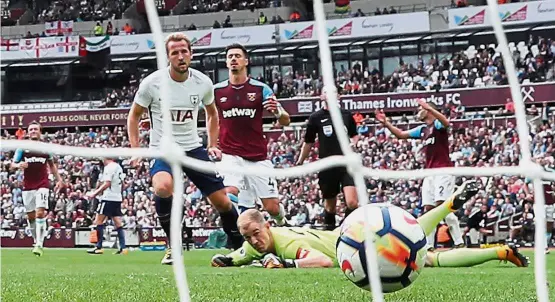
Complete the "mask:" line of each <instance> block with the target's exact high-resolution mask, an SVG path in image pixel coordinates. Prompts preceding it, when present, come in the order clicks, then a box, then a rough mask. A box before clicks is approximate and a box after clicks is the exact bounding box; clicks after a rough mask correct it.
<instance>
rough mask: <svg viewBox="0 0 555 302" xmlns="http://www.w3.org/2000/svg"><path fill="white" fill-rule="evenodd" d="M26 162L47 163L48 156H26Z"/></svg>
mask: <svg viewBox="0 0 555 302" xmlns="http://www.w3.org/2000/svg"><path fill="white" fill-rule="evenodd" d="M25 162H26V163H31V164H33V163H39V164H44V163H46V158H45V157H25Z"/></svg>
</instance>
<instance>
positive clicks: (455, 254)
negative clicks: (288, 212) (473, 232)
mask: <svg viewBox="0 0 555 302" xmlns="http://www.w3.org/2000/svg"><path fill="white" fill-rule="evenodd" d="M477 192H478V190H477V188H476V184H475V183H474V182H473V181H467V182H465V183H464V184H463V185H461V186H460V187H459V188H458V190H457V191H456V192H455V193H454V194H453V196H452V197H451V198H449V199H448V200H447V201H446V202H444V203H443V204H442V205H441V206H438V207H436V208H435V209H433V210H431V211H429V212H428V213H426V214H424V215H423V216H422V217H420V218H419V219H418V222H419V224H420V226H421V227H422V228H423V229H424V232H425V233H426V234H428V233H430V232H432V231H433V230H434V228H435V226H436V225H437V224H438V223H439V222H440V221H441V219H443V218H444V217H445V216H446V215H447V214H449V213H451V212H454V211H456V210H457V209H459V208H460V207H462V205H463V204H464V203H465V202H466V201H467V200H469V199H470V198H471V197H472V196H474V195H475V194H476V193H477ZM237 224H238V226H239V231H240V232H241V234H242V235H243V237H244V238H245V242H244V243H243V246H242V247H241V248H240V249H238V250H235V251H234V252H232V253H230V254H228V255H225V256H224V255H215V256H214V257H212V263H211V264H212V266H215V267H226V266H242V265H248V264H251V263H252V262H253V261H255V260H260V261H261V262H262V265H263V266H264V267H266V268H309V267H333V266H338V264H337V259H336V257H335V246H336V243H337V239H338V237H339V230H338V229H336V230H334V231H320V230H313V229H304V228H294V227H270V226H269V224H268V223H267V222H266V221H265V220H264V217H263V216H262V214H261V213H260V212H258V211H257V210H252V209H251V210H247V211H245V212H244V213H242V214H241V215H240V216H239V219H238V220H237ZM491 260H505V261H510V262H512V263H513V264H515V265H516V266H518V267H525V266H528V260H527V259H526V257H524V256H523V255H521V254H520V253H519V252H518V250H517V249H516V247H509V246H507V245H504V246H499V247H493V248H487V249H465V248H463V249H454V250H449V251H444V252H428V254H427V258H426V266H432V267H440V266H441V267H468V266H473V265H477V264H481V263H484V262H487V261H491Z"/></svg>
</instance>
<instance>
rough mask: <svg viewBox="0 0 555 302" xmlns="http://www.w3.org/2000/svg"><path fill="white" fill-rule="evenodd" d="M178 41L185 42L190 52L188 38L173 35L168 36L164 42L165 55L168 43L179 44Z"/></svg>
mask: <svg viewBox="0 0 555 302" xmlns="http://www.w3.org/2000/svg"><path fill="white" fill-rule="evenodd" d="M180 41H185V42H187V48H188V49H189V51H191V40H190V39H189V37H187V35H185V34H184V33H173V34H169V35H168V36H167V37H166V41H165V45H166V54H168V51H169V49H168V44H169V43H170V42H180Z"/></svg>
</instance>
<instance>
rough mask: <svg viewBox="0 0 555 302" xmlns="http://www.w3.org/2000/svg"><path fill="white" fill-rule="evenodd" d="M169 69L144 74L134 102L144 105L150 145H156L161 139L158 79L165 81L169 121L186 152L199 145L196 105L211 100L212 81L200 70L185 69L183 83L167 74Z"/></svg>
mask: <svg viewBox="0 0 555 302" xmlns="http://www.w3.org/2000/svg"><path fill="white" fill-rule="evenodd" d="M169 68H170V67H168V68H167V69H162V70H157V71H155V72H153V73H152V74H150V75H149V76H148V77H146V78H145V79H144V80H143V81H142V82H141V85H139V90H138V91H137V93H136V94H135V100H134V102H135V103H137V104H138V105H140V106H142V107H145V108H148V111H149V114H150V119H151V121H150V123H151V125H152V129H151V132H150V147H151V148H158V147H160V140H161V138H162V104H161V103H160V102H161V100H162V94H161V91H160V88H161V87H162V81H169V83H168V85H169V93H168V97H169V99H168V100H166V101H167V102H169V105H170V110H171V121H172V128H173V136H174V139H175V141H176V142H177V143H178V144H179V145H180V146H181V147H183V149H184V151H190V150H193V149H195V148H198V147H200V146H201V140H200V137H199V135H198V130H197V118H198V109H199V105H200V103H201V102H202V103H203V104H204V105H210V104H212V103H213V102H214V84H213V83H212V80H211V79H210V78H209V77H208V76H206V75H205V74H203V73H202V72H200V71H198V70H196V69H193V68H189V78H188V79H187V80H186V81H185V82H176V81H174V80H173V79H172V78H171V77H170V72H169Z"/></svg>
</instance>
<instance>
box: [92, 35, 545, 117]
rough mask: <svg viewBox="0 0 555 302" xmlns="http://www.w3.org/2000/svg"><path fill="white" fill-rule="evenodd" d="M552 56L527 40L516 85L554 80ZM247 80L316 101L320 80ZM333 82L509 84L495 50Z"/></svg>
mask: <svg viewBox="0 0 555 302" xmlns="http://www.w3.org/2000/svg"><path fill="white" fill-rule="evenodd" d="M523 53H525V54H523ZM554 54H555V41H553V40H551V39H545V38H542V37H534V36H531V37H530V39H529V41H528V44H527V45H526V46H525V47H524V48H520V50H519V49H515V50H514V53H513V59H514V60H515V64H516V67H517V68H518V77H519V80H520V82H521V83H526V82H545V81H555V63H554ZM193 67H194V66H193ZM146 75H147V74H146V73H142V74H137V75H136V76H135V75H132V77H131V79H130V81H129V85H128V86H125V87H121V88H116V89H112V90H110V91H108V92H107V94H106V98H105V99H104V101H105V102H104V103H103V105H102V106H103V107H129V106H130V105H131V102H132V101H133V95H134V94H135V92H136V90H137V88H138V85H139V83H140V81H141V80H142V79H143V78H144V77H145V76H146ZM251 76H252V77H254V78H256V79H257V80H259V81H261V82H265V83H267V84H268V85H270V87H271V88H272V89H273V90H274V93H275V94H276V95H277V96H278V97H280V98H289V97H311V96H318V95H319V94H320V92H321V89H322V87H323V80H322V77H321V76H319V75H317V74H316V71H314V70H311V71H296V72H294V73H293V72H292V73H290V74H285V75H282V74H281V73H280V72H272V73H270V74H268V75H267V76H264V75H262V74H252V75H251ZM335 78H336V84H337V85H338V87H340V88H341V90H342V93H343V94H371V93H386V92H406V91H415V90H421V91H435V90H441V89H450V88H466V87H484V86H492V85H506V84H507V83H508V80H507V76H506V74H505V68H504V66H503V62H502V59H501V57H500V56H499V55H498V54H496V52H495V50H494V49H493V48H486V47H484V48H480V47H478V49H476V50H475V51H473V50H472V49H470V50H467V51H462V52H458V53H456V54H455V55H453V56H451V57H450V58H443V59H438V58H435V57H431V58H429V59H428V60H424V59H423V58H421V57H420V58H418V60H417V61H416V62H412V63H411V62H403V61H401V62H400V64H399V65H398V66H395V68H394V69H393V72H392V73H390V74H385V75H384V73H383V72H382V71H380V70H378V68H377V66H369V67H365V68H362V65H361V63H360V62H357V63H355V64H353V66H352V67H351V68H348V67H347V66H345V65H341V66H340V67H339V69H336V70H335Z"/></svg>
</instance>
